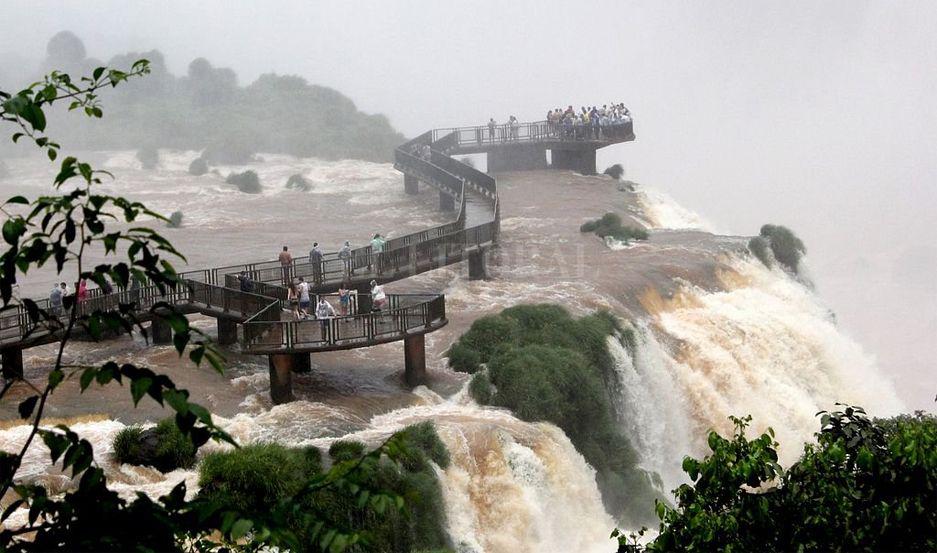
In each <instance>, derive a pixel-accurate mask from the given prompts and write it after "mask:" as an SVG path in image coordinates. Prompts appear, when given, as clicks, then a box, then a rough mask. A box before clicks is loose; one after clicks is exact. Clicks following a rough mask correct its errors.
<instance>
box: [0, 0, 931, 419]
mask: <svg viewBox="0 0 937 553" xmlns="http://www.w3.org/2000/svg"><path fill="white" fill-rule="evenodd" d="M27 12H29V13H31V15H29V16H28V17H25V16H23V15H22V14H23V13H27ZM14 14H19V15H17V16H15V17H14ZM24 17H25V18H24ZM27 22H28V24H27ZM66 29H67V30H71V31H73V32H74V33H75V34H77V35H78V36H79V37H80V38H81V39H82V40H83V41H84V43H85V46H86V47H87V50H88V54H89V56H93V57H97V58H100V59H104V60H106V59H107V58H109V57H110V56H111V55H113V54H116V53H122V52H126V51H130V50H136V51H141V50H148V49H152V48H156V49H159V50H161V51H162V52H163V53H164V54H165V56H166V59H167V62H168V64H169V66H170V68H171V69H172V70H173V72H175V73H177V74H181V73H184V71H185V68H186V66H187V65H188V63H189V62H190V61H191V60H192V59H193V58H195V57H199V56H204V57H206V58H208V59H209V60H210V61H211V62H212V63H213V64H214V65H216V66H228V67H232V68H233V69H235V71H236V72H237V73H238V76H239V80H240V82H241V84H246V83H249V82H250V81H252V80H253V79H254V78H256V77H257V76H258V75H259V74H261V73H265V72H270V71H274V72H277V73H286V74H298V75H302V76H303V77H305V78H307V79H308V80H309V81H310V82H313V83H318V84H324V85H329V86H332V87H335V88H337V89H339V90H341V91H342V92H344V93H346V94H347V95H349V96H350V97H351V98H352V99H353V100H354V101H355V102H356V103H357V105H358V106H359V108H361V109H363V110H366V111H376V112H382V113H385V114H387V115H388V116H389V118H390V120H391V122H392V123H393V124H394V125H395V126H396V127H397V128H398V129H400V130H401V131H402V132H404V133H405V134H407V135H410V136H412V135H415V134H418V133H420V132H422V131H424V130H426V129H428V128H431V127H434V126H435V127H440V126H451V125H459V124H475V123H478V122H481V121H486V120H487V119H488V117H490V116H493V117H495V118H496V119H498V120H504V119H506V118H507V116H508V115H510V114H515V115H517V116H518V117H519V118H520V119H521V120H531V119H539V118H542V117H543V115H544V114H545V112H546V111H547V110H548V109H550V108H551V107H555V106H559V105H563V106H565V105H567V104H574V105H576V106H579V105H583V104H601V103H607V102H610V101H619V100H620V101H623V102H625V104H626V105H628V107H629V108H630V109H631V110H632V112H633V113H634V116H635V130H636V133H637V135H638V140H637V141H636V142H635V143H633V144H626V145H620V146H616V147H614V148H609V149H607V150H608V151H605V152H603V153H602V155H601V157H600V166H604V164H610V163H613V162H622V163H623V164H624V165H625V167H626V170H627V177H628V178H631V179H633V180H637V181H639V182H645V183H648V184H652V185H655V186H657V187H659V188H662V189H664V190H667V191H669V192H670V193H671V194H672V195H673V196H674V197H676V198H677V199H678V200H679V201H680V202H681V203H683V204H685V205H686V206H687V207H689V208H692V209H694V210H696V211H699V212H701V213H702V214H703V215H704V216H706V217H707V218H708V219H709V220H711V221H712V222H713V223H714V224H715V225H716V226H717V227H718V228H720V229H721V230H725V231H727V232H733V233H743V234H753V233H757V231H758V228H759V227H760V225H761V224H762V223H765V222H774V223H781V224H786V225H788V226H790V227H792V228H793V229H794V230H795V231H797V232H798V233H799V234H800V235H801V236H802V237H803V238H804V240H805V242H806V243H807V245H808V247H809V248H810V263H811V266H812V268H813V270H814V272H815V276H816V279H817V282H818V284H819V288H820V292H821V295H822V296H823V297H824V298H826V299H827V300H828V301H829V302H830V303H831V304H832V306H833V307H834V309H835V310H836V311H837V313H838V314H839V315H840V320H841V321H842V322H843V325H844V327H845V328H846V330H847V331H849V332H850V333H852V334H854V335H856V336H857V337H858V338H859V339H860V341H862V342H863V343H864V344H866V345H867V346H868V348H869V349H870V350H872V351H874V352H875V353H876V354H878V355H879V357H880V359H881V360H882V364H883V366H886V367H887V369H888V370H889V371H893V372H894V373H895V374H897V375H898V377H897V378H898V380H899V385H900V386H901V387H902V392H903V395H904V396H905V397H906V398H912V399H910V400H909V403H911V404H913V405H914V406H915V407H920V408H930V409H933V408H934V404H933V398H934V395H935V393H937V376H935V375H937V368H935V367H937V278H935V276H934V275H935V271H937V247H935V235H934V225H935V222H937V153H935V152H937V109H935V107H934V102H937V33H935V29H937V2H934V1H921V2H898V1H888V2H867V1H857V0H848V1H837V2H816V1H804V2H777V1H752V0H741V1H733V2H669V3H662V2H656V1H655V2H644V3H635V2H624V1H617V2H596V3H588V2H521V1H511V2H504V1H492V2H449V3H444V2H391V1H380V2H335V3H322V2H310V1H280V2H276V1H264V2H259V1H258V2H231V1H227V2H221V1H206V0H203V1H200V2H181V1H180V2H144V1H138V2H126V1H125V0H118V1H93V0H86V1H83V2H66V1H45V2H34V1H25V0H2V1H0V56H3V57H2V58H0V60H4V59H5V60H10V59H15V57H17V56H19V57H20V58H22V59H24V60H25V61H27V62H29V61H30V60H37V59H38V58H39V57H41V56H42V55H43V54H44V48H45V43H46V41H47V40H48V38H49V37H51V36H52V35H53V34H54V33H56V32H58V31H60V30H66ZM3 85H7V86H9V83H3ZM883 321H887V322H883Z"/></svg>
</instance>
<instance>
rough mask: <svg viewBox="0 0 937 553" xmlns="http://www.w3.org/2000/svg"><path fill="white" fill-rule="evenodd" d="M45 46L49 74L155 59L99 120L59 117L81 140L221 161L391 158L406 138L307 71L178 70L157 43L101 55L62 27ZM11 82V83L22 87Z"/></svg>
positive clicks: (68, 135) (62, 136) (64, 137)
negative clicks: (247, 77) (262, 155)
mask: <svg viewBox="0 0 937 553" xmlns="http://www.w3.org/2000/svg"><path fill="white" fill-rule="evenodd" d="M46 50H47V57H46V59H45V61H44V62H43V63H42V66H41V67H40V70H41V71H43V72H46V71H49V70H51V69H61V70H64V71H68V72H71V73H72V74H73V76H76V74H77V73H81V74H88V73H90V72H91V71H92V70H93V68H94V67H97V66H99V65H107V66H110V67H115V68H121V69H126V68H128V67H129V66H130V65H131V64H132V63H133V62H134V61H135V60H137V59H140V58H146V59H148V60H149V61H150V64H151V69H152V73H151V74H150V75H148V76H147V77H145V78H143V79H138V80H134V81H132V82H130V83H127V85H126V86H121V87H119V88H117V89H115V90H113V91H108V93H107V95H106V98H105V102H104V109H105V112H106V114H107V115H106V117H104V118H103V119H101V120H97V121H95V122H94V124H92V125H89V124H86V123H85V122H83V121H81V119H82V118H81V117H78V116H75V115H73V116H68V117H66V116H64V115H57V116H56V119H59V118H61V122H58V121H57V122H56V124H55V126H54V127H53V128H55V129H56V138H58V139H59V141H60V142H62V143H63V145H66V144H67V145H68V146H70V147H73V148H88V149H128V148H130V149H145V148H150V149H151V148H177V149H187V150H205V149H207V150H208V151H209V157H212V158H214V159H215V160H217V161H220V162H236V161H240V160H245V161H246V159H248V158H249V157H250V155H251V154H253V153H256V152H271V153H285V154H292V155H296V156H303V157H307V156H309V157H312V156H315V157H321V158H325V159H339V158H353V159H363V160H370V161H387V160H389V159H390V158H391V154H392V152H393V148H394V147H395V146H397V145H398V144H400V143H401V142H403V141H404V140H405V139H404V137H403V136H402V135H401V134H400V133H398V132H397V131H395V130H394V128H393V127H392V126H391V125H390V123H389V122H388V120H387V118H386V117H384V116H383V115H379V114H378V115H372V114H367V113H363V112H361V111H358V109H357V108H356V107H355V104H354V103H353V102H352V101H351V100H350V99H349V98H347V97H346V96H344V95H342V94H341V93H340V92H338V91H336V90H334V89H331V88H328V87H323V86H318V85H311V84H309V83H307V82H306V81H305V80H304V79H303V78H301V77H296V76H280V75H275V74H266V75H262V76H261V77H260V78H258V79H257V80H256V81H254V82H253V83H251V84H249V85H247V86H239V85H238V81H237V75H236V74H235V73H234V71H232V70H231V69H228V68H220V67H214V66H212V64H211V63H210V62H209V61H208V60H206V59H204V58H198V59H195V60H193V61H192V62H191V63H190V64H189V67H188V72H187V73H186V75H184V76H175V75H173V74H171V73H170V72H169V71H168V70H167V69H166V64H165V61H164V59H163V55H162V54H161V53H160V52H159V51H156V50H153V51H149V52H131V53H127V54H123V55H119V56H115V57H114V58H112V59H111V60H109V61H107V62H101V61H100V60H95V59H91V58H87V57H86V54H85V48H84V45H83V44H82V42H81V40H80V39H79V38H78V37H76V36H75V35H74V34H72V33H70V32H68V31H63V32H61V33H59V34H57V35H55V36H54V37H53V38H52V39H51V40H50V41H49V44H48V46H47V49H46ZM37 73H38V72H37ZM11 84H13V83H3V85H4V86H3V88H5V89H15V88H16V87H14V86H11Z"/></svg>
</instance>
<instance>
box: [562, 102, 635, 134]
mask: <svg viewBox="0 0 937 553" xmlns="http://www.w3.org/2000/svg"><path fill="white" fill-rule="evenodd" d="M546 121H547V131H548V132H549V133H550V134H551V135H553V136H558V137H560V138H563V139H565V140H602V139H608V138H625V137H627V136H628V135H629V134H631V129H632V125H631V112H630V111H629V110H628V108H626V107H625V104H622V103H618V104H614V103H613V104H611V107H609V105H608V104H603V105H602V107H598V106H592V107H591V108H587V107H586V106H581V107H580V108H579V112H578V113H577V112H576V110H575V109H574V108H573V106H567V107H566V109H565V110H564V109H561V108H556V109H551V110H550V111H549V112H547V119H546Z"/></svg>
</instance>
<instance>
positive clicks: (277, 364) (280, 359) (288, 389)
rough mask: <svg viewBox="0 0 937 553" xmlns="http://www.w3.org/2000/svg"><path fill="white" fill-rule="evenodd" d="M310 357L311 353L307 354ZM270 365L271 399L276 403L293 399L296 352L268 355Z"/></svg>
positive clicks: (307, 357)
mask: <svg viewBox="0 0 937 553" xmlns="http://www.w3.org/2000/svg"><path fill="white" fill-rule="evenodd" d="M305 355H306V359H309V354H305ZM267 358H268V360H269V365H270V399H271V400H272V401H273V404H274V405H279V404H281V403H288V402H290V401H293V400H294V399H295V398H294V397H293V368H294V362H295V359H296V354H292V353H276V354H273V355H269V356H268V357H267Z"/></svg>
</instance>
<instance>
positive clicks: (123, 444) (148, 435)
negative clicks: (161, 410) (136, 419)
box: [113, 419, 197, 472]
mask: <svg viewBox="0 0 937 553" xmlns="http://www.w3.org/2000/svg"><path fill="white" fill-rule="evenodd" d="M113 445H114V457H115V458H116V459H117V461H118V462H119V463H126V464H128V465H140V466H150V467H154V468H156V469H157V470H159V471H160V472H170V471H173V470H176V469H178V468H191V467H192V466H193V465H195V453H196V451H197V448H196V447H195V445H194V444H193V443H192V440H191V439H190V438H189V437H188V436H186V435H185V434H183V433H182V431H180V430H179V427H178V426H176V422H175V420H174V419H164V420H162V421H160V422H159V424H157V425H156V426H155V427H153V428H147V429H145V430H144V429H143V428H141V427H140V426H136V425H134V426H128V427H127V428H124V429H123V430H121V431H120V432H118V433H117V436H115V437H114V444H113Z"/></svg>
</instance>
